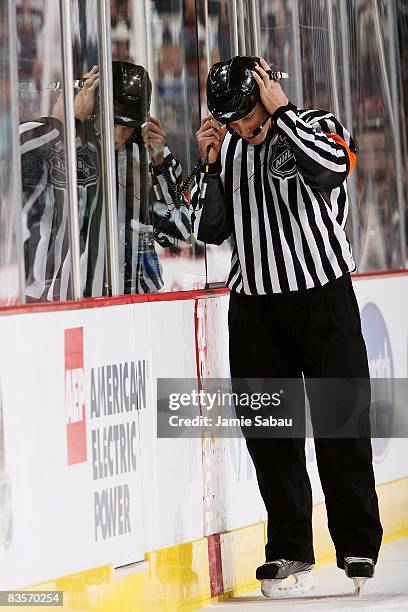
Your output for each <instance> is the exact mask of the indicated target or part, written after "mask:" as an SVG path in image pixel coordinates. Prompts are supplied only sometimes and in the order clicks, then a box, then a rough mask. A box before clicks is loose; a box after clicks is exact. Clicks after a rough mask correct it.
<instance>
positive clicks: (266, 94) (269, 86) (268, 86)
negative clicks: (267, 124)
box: [252, 58, 289, 115]
mask: <svg viewBox="0 0 408 612" xmlns="http://www.w3.org/2000/svg"><path fill="white" fill-rule="evenodd" d="M268 70H270V67H269V65H268V63H267V62H266V61H265V60H264V59H263V58H262V59H261V64H260V65H258V66H256V70H254V71H253V72H252V75H253V77H254V79H255V81H256V82H257V83H258V87H259V95H260V98H261V102H262V104H263V105H264V107H265V109H266V110H267V111H268V113H269V114H270V115H273V113H274V112H275V111H277V110H278V108H280V107H281V106H286V105H287V104H288V103H289V100H288V99H287V97H286V95H285V92H284V91H283V89H282V87H281V86H280V85H279V83H278V82H277V81H274V80H273V79H270V78H269V74H268V72H267V71H268Z"/></svg>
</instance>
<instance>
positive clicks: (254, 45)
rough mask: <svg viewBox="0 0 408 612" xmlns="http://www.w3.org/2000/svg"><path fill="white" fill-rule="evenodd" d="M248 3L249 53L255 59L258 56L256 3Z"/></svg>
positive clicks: (251, 1)
mask: <svg viewBox="0 0 408 612" xmlns="http://www.w3.org/2000/svg"><path fill="white" fill-rule="evenodd" d="M248 1H249V15H250V28H251V44H252V49H251V53H252V54H253V55H255V56H256V57H259V56H260V46H259V23H260V20H259V15H258V3H257V0H248Z"/></svg>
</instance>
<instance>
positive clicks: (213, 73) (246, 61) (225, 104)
mask: <svg viewBox="0 0 408 612" xmlns="http://www.w3.org/2000/svg"><path fill="white" fill-rule="evenodd" d="M259 63H260V59H259V58H258V57H252V56H247V55H237V56H236V57H233V58H232V59H230V60H228V61H227V62H217V63H216V64H214V65H213V66H212V68H211V70H210V72H209V73H208V77H207V105H208V110H209V111H210V113H211V114H212V116H213V117H214V119H216V120H217V121H219V122H220V123H231V122H232V121H238V120H239V119H242V118H243V117H245V116H246V115H248V113H250V112H251V110H252V109H253V108H254V107H255V105H256V103H257V102H258V101H259V87H258V84H257V82H256V81H255V79H254V77H253V75H252V71H253V70H255V66H256V65H257V64H259Z"/></svg>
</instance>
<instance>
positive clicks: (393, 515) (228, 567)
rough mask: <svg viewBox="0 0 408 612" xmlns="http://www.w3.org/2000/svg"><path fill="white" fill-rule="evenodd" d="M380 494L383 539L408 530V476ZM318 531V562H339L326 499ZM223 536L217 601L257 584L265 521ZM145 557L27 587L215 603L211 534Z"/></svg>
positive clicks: (143, 602) (120, 602) (119, 599)
mask: <svg viewBox="0 0 408 612" xmlns="http://www.w3.org/2000/svg"><path fill="white" fill-rule="evenodd" d="M377 493H378V499H379V504H380V512H381V519H382V522H383V527H384V542H389V541H391V540H394V539H396V538H399V537H402V536H406V535H408V513H407V512H406V508H407V507H408V477H406V478H401V479H399V480H394V481H392V482H387V483H384V484H382V485H380V486H378V487H377ZM313 533H314V546H315V556H316V564H317V565H322V564H323V563H328V562H334V560H335V556H334V548H333V544H332V543H331V540H330V536H329V532H328V529H327V520H326V511H325V507H324V504H317V505H315V506H314V508H313ZM220 540H221V557H222V565H223V578H224V589H225V590H226V591H227V592H226V593H225V594H224V595H221V596H219V597H216V598H214V601H217V600H225V599H229V598H230V597H235V596H237V595H241V594H243V593H245V592H249V591H251V590H255V589H257V588H258V586H259V583H258V582H257V581H256V580H255V570H256V567H257V565H258V564H260V563H262V562H263V560H264V545H265V541H266V523H265V522H260V523H257V524H255V525H249V526H246V527H242V528H240V529H235V530H232V531H229V532H226V533H223V534H221V538H220ZM146 562H147V569H143V570H142V571H139V572H136V573H134V574H131V575H129V576H123V577H121V576H118V575H115V571H114V570H113V568H112V567H111V566H110V565H107V566H102V567H98V568H95V569H91V570H87V571H83V572H78V573H77V574H72V575H70V576H65V577H63V578H58V579H56V580H51V581H47V582H44V583H41V584H37V585H35V587H27V588H35V589H38V590H63V591H64V606H63V607H59V608H58V610H72V611H75V612H82V611H83V612H88V611H89V610H98V611H100V612H102V611H103V612H145V611H146V612H173V611H174V612H176V611H177V610H183V612H190V610H198V609H200V608H202V607H204V606H206V605H208V604H209V603H210V602H211V592H210V573H209V566H208V544H207V539H206V538H201V539H199V540H195V541H193V542H188V543H185V544H177V545H176V546H171V547H168V548H163V549H160V550H157V551H154V552H151V553H148V554H147V555H146ZM7 609H8V608H4V610H7ZM13 609H14V608H13ZM36 610H43V611H44V612H48V611H49V608H42V607H37V608H36Z"/></svg>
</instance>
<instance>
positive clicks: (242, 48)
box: [237, 0, 247, 55]
mask: <svg viewBox="0 0 408 612" xmlns="http://www.w3.org/2000/svg"><path fill="white" fill-rule="evenodd" d="M237 9H238V54H239V55H246V54H247V45H246V37H245V11H244V0H238V6H237Z"/></svg>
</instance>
